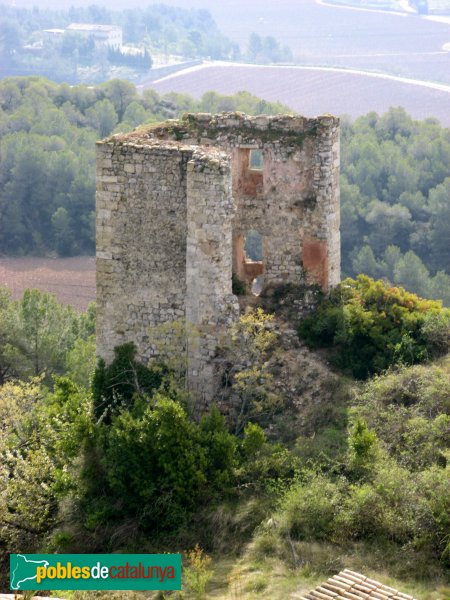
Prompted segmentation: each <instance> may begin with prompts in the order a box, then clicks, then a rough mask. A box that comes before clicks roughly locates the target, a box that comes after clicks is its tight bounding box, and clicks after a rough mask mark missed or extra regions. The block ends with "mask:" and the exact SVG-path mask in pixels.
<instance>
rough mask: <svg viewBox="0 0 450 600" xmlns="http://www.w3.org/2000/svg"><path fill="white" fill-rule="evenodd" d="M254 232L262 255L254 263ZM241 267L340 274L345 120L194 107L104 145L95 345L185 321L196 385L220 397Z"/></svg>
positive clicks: (290, 274)
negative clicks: (222, 341)
mask: <svg viewBox="0 0 450 600" xmlns="http://www.w3.org/2000/svg"><path fill="white" fill-rule="evenodd" d="M250 230H251V231H257V232H258V233H259V234H260V236H261V240H262V257H261V260H258V261H251V260H249V259H248V258H247V257H246V255H245V251H244V243H245V238H246V234H247V232H249V231H250ZM232 273H235V274H236V275H237V276H238V277H239V278H240V279H241V280H243V281H244V282H246V283H247V288H248V289H249V290H250V287H251V282H252V281H253V280H254V279H255V278H256V277H260V278H261V279H262V282H261V283H262V287H263V289H264V288H268V287H271V286H276V285H278V284H280V283H287V282H292V283H302V282H305V281H306V282H310V283H313V282H315V283H318V284H319V285H320V286H321V287H322V288H323V289H324V290H328V289H329V288H330V287H331V286H333V285H335V284H337V283H338V282H339V278H340V234H339V121H338V119H337V118H335V117H332V116H329V115H326V116H321V117H317V118H314V119H308V118H305V117H301V116H286V115H282V116H275V117H266V116H260V117H248V116H246V115H244V114H242V113H222V114H220V115H210V114H188V115H185V116H184V117H183V118H182V119H181V120H179V121H168V122H166V123H163V124H161V125H157V126H151V127H147V128H142V129H139V130H136V131H135V132H133V133H130V134H126V135H116V136H113V137H112V138H109V139H107V140H104V141H102V142H99V143H98V145H97V315H98V316H97V352H98V354H99V356H102V357H103V358H105V360H106V361H108V360H111V358H112V356H113V349H114V347H115V346H117V345H120V344H123V343H125V342H128V341H134V342H135V343H136V346H137V348H138V353H139V355H140V358H141V359H143V360H144V361H145V360H148V359H150V358H151V357H152V356H154V355H155V353H156V352H157V351H156V349H155V347H154V346H152V344H151V342H150V341H149V328H150V327H152V326H156V325H161V324H163V323H169V322H171V321H177V320H178V321H179V320H185V321H186V322H188V323H191V324H192V325H194V326H195V327H196V328H197V329H198V331H199V333H200V336H199V343H198V344H197V345H196V347H195V349H192V348H191V349H188V350H187V362H188V381H189V386H190V389H191V390H192V391H194V392H196V393H197V394H198V396H199V397H200V398H202V399H203V400H204V401H205V403H207V402H208V401H209V400H210V399H211V398H212V397H213V395H214V391H215V386H216V378H215V375H216V374H217V368H216V365H215V361H214V357H215V353H216V348H217V343H218V340H219V338H220V336H221V334H222V333H223V332H224V331H225V330H226V328H227V326H228V325H229V324H230V323H231V322H232V320H233V319H235V318H236V317H237V314H238V305H237V300H236V297H235V296H233V294H232V287H231V282H232Z"/></svg>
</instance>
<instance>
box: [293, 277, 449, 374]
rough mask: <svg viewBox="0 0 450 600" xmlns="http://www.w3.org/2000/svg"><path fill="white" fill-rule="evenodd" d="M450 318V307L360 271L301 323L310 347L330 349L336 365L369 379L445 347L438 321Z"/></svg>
mask: <svg viewBox="0 0 450 600" xmlns="http://www.w3.org/2000/svg"><path fill="white" fill-rule="evenodd" d="M448 320H450V310H449V309H443V308H442V307H441V304H440V303H439V302H437V301H434V300H422V299H421V298H419V297H418V296H416V295H415V294H410V293H408V292H406V291H405V290H404V289H402V288H392V287H388V286H386V285H385V284H384V283H383V282H382V281H374V280H373V279H370V278H369V277H367V276H366V275H359V276H358V278H357V279H356V280H354V279H350V278H349V279H345V280H344V281H343V282H342V283H341V284H340V285H338V286H337V287H336V288H335V289H334V290H332V292H331V294H330V296H329V298H327V299H326V300H324V301H323V302H322V303H321V304H320V305H319V307H318V309H317V311H316V312H315V313H314V314H312V315H310V316H308V317H306V318H305V319H304V320H303V321H302V322H301V323H300V326H299V335H300V336H301V337H303V338H304V339H305V340H306V342H307V343H308V344H309V345H310V346H313V347H314V346H315V347H320V346H322V347H323V346H324V347H327V346H328V347H332V348H333V354H332V360H333V362H334V364H336V365H337V366H339V367H341V368H343V369H345V370H350V371H351V373H352V374H353V375H354V376H355V377H357V378H366V377H367V376H369V375H371V374H373V373H379V372H381V371H383V370H384V369H387V368H388V367H389V366H391V365H394V364H407V365H410V364H414V363H417V362H421V361H423V360H425V359H427V358H428V357H429V356H431V355H434V354H436V353H438V352H442V351H445V348H446V346H445V343H444V342H443V341H442V339H441V338H440V337H439V336H438V334H437V331H438V330H439V326H437V325H436V322H439V323H441V322H444V321H445V322H447V321H448ZM447 348H448V346H447Z"/></svg>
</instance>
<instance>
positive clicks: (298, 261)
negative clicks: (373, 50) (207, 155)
mask: <svg viewBox="0 0 450 600" xmlns="http://www.w3.org/2000/svg"><path fill="white" fill-rule="evenodd" d="M129 137H130V138H131V139H133V138H134V139H137V140H140V141H142V140H145V139H147V140H149V139H151V140H168V139H177V140H183V141H184V142H186V143H189V144H195V145H197V144H198V145H201V146H203V147H207V146H216V147H219V148H222V149H223V150H224V151H226V152H227V153H228V154H229V155H230V156H231V173H232V189H233V199H234V204H235V214H234V218H233V237H234V240H235V241H234V269H233V270H234V271H235V272H236V273H237V274H238V275H239V274H241V275H242V276H243V277H245V271H246V269H245V266H243V265H242V260H243V259H244V262H245V258H244V257H243V252H242V249H243V245H242V239H241V238H243V237H245V234H246V232H247V231H249V230H250V229H256V230H257V231H258V232H259V233H260V234H261V235H262V237H263V261H262V262H263V272H264V285H265V286H266V287H268V286H271V285H276V284H279V283H284V282H288V281H289V282H293V283H302V282H304V281H305V280H306V281H307V282H309V283H318V284H319V285H320V286H321V287H322V288H323V289H325V290H328V289H329V288H330V287H332V286H333V285H336V284H337V283H338V282H339V280H340V231H339V160H340V157H339V119H337V118H336V117H333V116H331V115H324V116H321V117H317V118H306V117H302V116H299V115H295V116H288V115H278V116H274V117H266V116H259V117H249V116H247V115H244V114H242V113H223V114H220V115H210V114H202V113H200V114H187V115H185V116H184V117H183V119H181V120H180V121H169V122H167V123H163V124H161V125H158V126H155V127H152V128H148V129H145V130H141V131H137V132H135V133H132V134H129ZM256 149H258V150H261V151H262V155H263V169H262V171H254V170H252V169H251V168H250V152H251V151H252V150H256ZM249 270H250V269H249Z"/></svg>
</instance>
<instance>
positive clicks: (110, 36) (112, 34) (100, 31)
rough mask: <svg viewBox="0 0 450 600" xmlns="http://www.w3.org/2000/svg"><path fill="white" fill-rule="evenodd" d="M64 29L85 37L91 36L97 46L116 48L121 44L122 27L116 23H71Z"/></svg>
mask: <svg viewBox="0 0 450 600" xmlns="http://www.w3.org/2000/svg"><path fill="white" fill-rule="evenodd" d="M66 31H73V32H75V33H79V34H81V35H83V36H85V37H92V38H94V40H95V43H96V44H97V45H98V46H108V47H110V48H115V49H118V48H120V47H121V46H122V28H121V27H117V25H97V24H96V23H72V24H71V25H69V27H67V29H66Z"/></svg>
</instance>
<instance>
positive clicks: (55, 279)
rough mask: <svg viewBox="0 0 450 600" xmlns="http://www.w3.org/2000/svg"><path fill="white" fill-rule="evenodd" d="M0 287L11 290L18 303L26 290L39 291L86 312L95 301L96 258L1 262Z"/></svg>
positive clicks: (11, 259)
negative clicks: (33, 289) (90, 303)
mask: <svg viewBox="0 0 450 600" xmlns="http://www.w3.org/2000/svg"><path fill="white" fill-rule="evenodd" d="M0 286H1V287H7V288H9V289H10V290H11V292H12V295H13V297H14V298H15V299H18V298H20V297H21V296H22V294H23V291H24V290H25V289H26V288H37V289H39V290H41V291H42V292H50V293H51V294H55V296H56V297H57V298H58V300H59V301H60V302H63V303H64V304H71V305H72V306H74V307H75V308H76V309H77V310H86V307H87V305H88V304H89V302H92V301H93V300H95V258H94V257H91V256H75V257H71V258H30V257H27V258H0Z"/></svg>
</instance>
